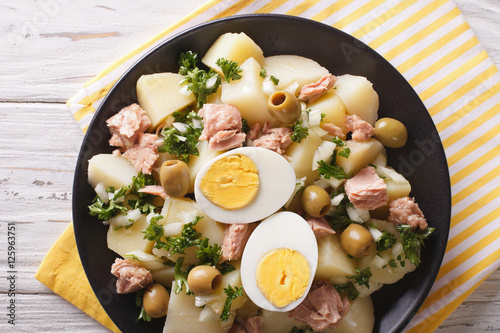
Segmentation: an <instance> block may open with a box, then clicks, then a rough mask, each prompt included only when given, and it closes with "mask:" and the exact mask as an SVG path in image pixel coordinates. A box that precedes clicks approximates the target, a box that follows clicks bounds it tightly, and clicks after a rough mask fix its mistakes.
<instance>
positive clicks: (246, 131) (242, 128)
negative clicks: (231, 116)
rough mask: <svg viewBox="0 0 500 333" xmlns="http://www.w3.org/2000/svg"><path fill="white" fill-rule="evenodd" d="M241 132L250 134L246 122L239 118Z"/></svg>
mask: <svg viewBox="0 0 500 333" xmlns="http://www.w3.org/2000/svg"><path fill="white" fill-rule="evenodd" d="M241 131H242V132H243V133H248V132H250V125H248V121H247V120H246V119H245V118H241Z"/></svg>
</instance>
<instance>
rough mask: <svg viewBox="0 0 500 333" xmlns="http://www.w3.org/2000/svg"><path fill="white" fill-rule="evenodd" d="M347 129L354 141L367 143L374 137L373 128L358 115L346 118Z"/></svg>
mask: <svg viewBox="0 0 500 333" xmlns="http://www.w3.org/2000/svg"><path fill="white" fill-rule="evenodd" d="M345 119H346V123H345V125H346V127H347V130H348V131H349V132H352V139H353V140H354V141H366V140H368V139H370V138H371V137H372V136H373V127H372V125H370V124H368V123H367V122H366V121H364V120H363V119H361V118H359V117H358V116H356V115H351V116H346V117H345Z"/></svg>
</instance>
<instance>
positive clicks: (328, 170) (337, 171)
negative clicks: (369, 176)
mask: <svg viewBox="0 0 500 333" xmlns="http://www.w3.org/2000/svg"><path fill="white" fill-rule="evenodd" d="M330 141H331V142H333V143H335V145H336V146H335V149H334V150H333V157H332V161H331V162H330V164H328V163H326V162H325V161H318V164H319V168H318V172H319V175H320V176H322V177H324V178H325V179H330V178H331V177H333V178H336V179H338V180H342V179H349V178H351V177H352V174H353V173H352V172H349V173H346V172H345V170H344V168H342V167H341V166H340V165H338V164H337V155H338V156H342V157H345V158H348V157H349V155H350V154H351V150H350V149H349V147H345V146H346V142H345V141H344V140H341V139H339V138H338V137H334V138H332V139H331V140H330ZM338 148H343V149H342V150H340V151H339V149H338Z"/></svg>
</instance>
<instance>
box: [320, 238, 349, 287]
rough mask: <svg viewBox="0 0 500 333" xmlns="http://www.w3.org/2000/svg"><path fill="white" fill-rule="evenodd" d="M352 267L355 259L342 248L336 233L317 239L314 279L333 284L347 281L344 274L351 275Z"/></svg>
mask: <svg viewBox="0 0 500 333" xmlns="http://www.w3.org/2000/svg"><path fill="white" fill-rule="evenodd" d="M354 267H355V261H354V260H353V259H350V258H349V257H348V256H347V253H346V252H345V251H344V250H343V249H342V246H341V245H340V240H339V236H338V235H336V234H333V235H328V236H326V237H323V238H321V239H319V240H318V268H317V269H316V279H322V280H327V281H330V282H331V283H333V284H342V283H347V278H346V275H353V274H354Z"/></svg>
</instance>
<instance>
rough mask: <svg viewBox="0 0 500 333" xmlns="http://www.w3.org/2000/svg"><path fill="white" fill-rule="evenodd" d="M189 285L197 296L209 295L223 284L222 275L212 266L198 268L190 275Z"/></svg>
mask: <svg viewBox="0 0 500 333" xmlns="http://www.w3.org/2000/svg"><path fill="white" fill-rule="evenodd" d="M187 283H188V286H189V288H190V289H191V290H192V291H193V293H195V294H196V295H208V294H211V293H212V292H213V291H214V290H215V289H217V288H218V287H219V286H220V284H221V283H222V274H221V273H220V272H219V270H218V269H217V268H215V267H212V266H205V265H201V266H196V267H194V268H193V269H192V270H191V271H190V272H189V274H188V278H187Z"/></svg>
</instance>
